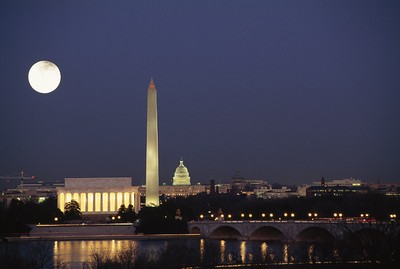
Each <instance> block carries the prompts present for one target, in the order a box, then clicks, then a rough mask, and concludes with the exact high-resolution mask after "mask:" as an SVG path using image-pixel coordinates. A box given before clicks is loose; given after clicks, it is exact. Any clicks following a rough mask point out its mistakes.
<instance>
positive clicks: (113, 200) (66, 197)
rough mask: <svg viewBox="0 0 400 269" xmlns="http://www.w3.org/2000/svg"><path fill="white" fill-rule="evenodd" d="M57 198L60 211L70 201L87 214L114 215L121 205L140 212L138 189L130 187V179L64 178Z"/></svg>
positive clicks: (58, 189)
mask: <svg viewBox="0 0 400 269" xmlns="http://www.w3.org/2000/svg"><path fill="white" fill-rule="evenodd" d="M57 198H58V207H59V208H60V209H61V211H64V206H65V204H66V203H68V202H71V200H72V199H73V200H75V201H77V202H78V203H79V206H80V208H81V212H82V213H88V214H105V213H115V212H117V210H118V208H119V207H120V206H121V205H122V204H123V205H125V206H126V207H128V205H130V204H131V205H133V207H134V209H135V211H136V212H138V211H139V210H140V194H139V187H137V186H132V178H66V179H65V187H60V188H57Z"/></svg>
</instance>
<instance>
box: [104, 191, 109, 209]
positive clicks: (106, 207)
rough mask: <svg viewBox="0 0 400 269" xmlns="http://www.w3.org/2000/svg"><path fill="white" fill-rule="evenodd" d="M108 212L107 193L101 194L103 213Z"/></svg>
mask: <svg viewBox="0 0 400 269" xmlns="http://www.w3.org/2000/svg"><path fill="white" fill-rule="evenodd" d="M104 211H108V193H107V192H103V212H104Z"/></svg>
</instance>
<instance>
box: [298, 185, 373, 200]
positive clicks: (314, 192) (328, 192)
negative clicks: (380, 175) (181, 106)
mask: <svg viewBox="0 0 400 269" xmlns="http://www.w3.org/2000/svg"><path fill="white" fill-rule="evenodd" d="M366 193H369V187H367V186H311V187H309V188H307V190H306V196H307V197H320V196H347V195H351V194H366Z"/></svg>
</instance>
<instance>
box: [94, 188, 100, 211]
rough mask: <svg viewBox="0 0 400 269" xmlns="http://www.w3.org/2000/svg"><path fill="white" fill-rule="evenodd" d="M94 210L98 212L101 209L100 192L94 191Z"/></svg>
mask: <svg viewBox="0 0 400 269" xmlns="http://www.w3.org/2000/svg"><path fill="white" fill-rule="evenodd" d="M94 211H96V212H100V211H101V193H100V192H96V193H95V194H94Z"/></svg>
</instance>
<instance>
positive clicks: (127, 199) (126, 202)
mask: <svg viewBox="0 0 400 269" xmlns="http://www.w3.org/2000/svg"><path fill="white" fill-rule="evenodd" d="M129 197H130V195H129V192H125V193H124V205H125V206H126V207H128V205H129V204H130V202H129Z"/></svg>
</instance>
